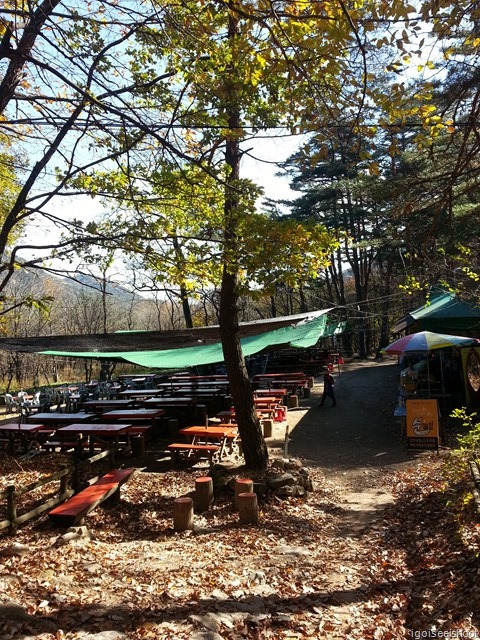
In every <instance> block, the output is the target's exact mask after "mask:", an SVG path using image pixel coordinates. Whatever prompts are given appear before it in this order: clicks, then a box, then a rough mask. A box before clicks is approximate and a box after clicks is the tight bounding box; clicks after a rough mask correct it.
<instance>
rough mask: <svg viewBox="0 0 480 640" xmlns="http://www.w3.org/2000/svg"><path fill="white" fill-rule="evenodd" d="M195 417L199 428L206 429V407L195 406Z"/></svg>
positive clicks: (201, 405)
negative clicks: (203, 427) (204, 427)
mask: <svg viewBox="0 0 480 640" xmlns="http://www.w3.org/2000/svg"><path fill="white" fill-rule="evenodd" d="M195 416H196V420H197V422H198V425H199V426H200V425H202V426H203V425H205V426H206V427H208V412H207V406H206V405H204V404H197V406H196V407H195ZM195 424H197V423H195Z"/></svg>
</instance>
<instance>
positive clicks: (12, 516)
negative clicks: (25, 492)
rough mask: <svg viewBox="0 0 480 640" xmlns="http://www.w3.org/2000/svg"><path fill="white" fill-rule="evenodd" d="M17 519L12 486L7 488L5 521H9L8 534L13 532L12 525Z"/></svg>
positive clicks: (13, 527)
mask: <svg viewBox="0 0 480 640" xmlns="http://www.w3.org/2000/svg"><path fill="white" fill-rule="evenodd" d="M16 518H17V501H16V497H15V486H14V485H13V484H11V485H9V486H8V487H7V519H8V520H10V527H9V532H10V533H14V532H15V529H16V527H15V525H14V524H13V523H14V522H15V520H16Z"/></svg>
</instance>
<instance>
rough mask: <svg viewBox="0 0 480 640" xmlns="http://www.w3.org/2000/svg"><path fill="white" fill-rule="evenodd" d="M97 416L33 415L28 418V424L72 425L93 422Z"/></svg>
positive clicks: (79, 414) (68, 414)
mask: <svg viewBox="0 0 480 640" xmlns="http://www.w3.org/2000/svg"><path fill="white" fill-rule="evenodd" d="M96 417H97V415H96V414H95V413H82V412H81V411H80V412H78V413H60V412H56V411H55V412H52V413H32V415H30V416H28V417H27V422H29V423H30V424H32V423H33V424H38V423H42V424H44V425H47V426H48V425H61V424H72V423H73V422H92V421H93V420H95V418H96Z"/></svg>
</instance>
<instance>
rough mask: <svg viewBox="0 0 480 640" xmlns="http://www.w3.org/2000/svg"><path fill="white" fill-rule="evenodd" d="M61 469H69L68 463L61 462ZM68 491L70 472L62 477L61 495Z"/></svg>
mask: <svg viewBox="0 0 480 640" xmlns="http://www.w3.org/2000/svg"><path fill="white" fill-rule="evenodd" d="M60 469H68V464H61V465H60ZM67 491H68V474H65V475H64V476H62V477H61V478H60V495H61V496H63V494H64V493H67Z"/></svg>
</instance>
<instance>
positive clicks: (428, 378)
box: [427, 352, 432, 398]
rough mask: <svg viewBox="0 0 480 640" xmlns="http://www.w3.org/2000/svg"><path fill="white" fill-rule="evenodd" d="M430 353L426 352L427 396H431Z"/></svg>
mask: <svg viewBox="0 0 480 640" xmlns="http://www.w3.org/2000/svg"><path fill="white" fill-rule="evenodd" d="M430 353H431V352H429V353H428V356H427V380H428V397H429V398H431V397H432V393H431V391H430Z"/></svg>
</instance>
